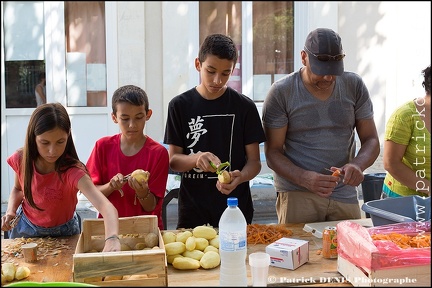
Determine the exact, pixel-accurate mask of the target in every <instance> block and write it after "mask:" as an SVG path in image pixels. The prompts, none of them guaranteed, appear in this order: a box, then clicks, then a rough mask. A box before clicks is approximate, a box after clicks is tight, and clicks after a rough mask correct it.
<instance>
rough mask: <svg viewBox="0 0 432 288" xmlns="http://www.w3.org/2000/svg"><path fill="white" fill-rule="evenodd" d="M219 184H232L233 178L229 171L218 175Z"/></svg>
mask: <svg viewBox="0 0 432 288" xmlns="http://www.w3.org/2000/svg"><path fill="white" fill-rule="evenodd" d="M218 179H219V182H221V183H226V184H228V183H231V176H230V174H229V172H228V171H226V170H224V171H222V172H221V173H220V174H219V175H218Z"/></svg>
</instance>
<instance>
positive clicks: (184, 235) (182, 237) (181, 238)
mask: <svg viewBox="0 0 432 288" xmlns="http://www.w3.org/2000/svg"><path fill="white" fill-rule="evenodd" d="M190 236H192V232H191V231H189V230H186V231H183V232H179V233H177V235H176V242H183V243H186V240H187V238H189V237H190Z"/></svg>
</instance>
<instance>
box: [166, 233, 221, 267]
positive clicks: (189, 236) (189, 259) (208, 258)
mask: <svg viewBox="0 0 432 288" xmlns="http://www.w3.org/2000/svg"><path fill="white" fill-rule="evenodd" d="M162 238H163V241H164V244H165V252H166V255H167V262H168V263H169V264H171V265H172V266H173V267H174V268H176V269H180V270H193V269H199V268H203V269H212V268H215V267H217V266H219V264H220V255H219V235H218V234H217V231H216V230H215V229H214V228H213V227H211V226H205V225H203V226H197V227H195V228H194V229H192V231H189V230H185V231H180V232H178V233H174V232H171V231H166V232H164V233H163V234H162Z"/></svg>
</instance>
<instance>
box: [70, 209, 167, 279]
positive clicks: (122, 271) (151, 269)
mask: <svg viewBox="0 0 432 288" xmlns="http://www.w3.org/2000/svg"><path fill="white" fill-rule="evenodd" d="M119 221H120V227H119V237H120V242H121V243H122V244H127V245H128V246H129V247H131V250H129V251H119V252H97V251H101V250H102V249H103V247H104V243H105V241H104V240H105V226H104V222H103V219H84V221H83V229H82V233H81V235H80V237H79V239H78V243H77V246H76V249H75V254H74V255H73V281H74V282H81V283H88V284H92V285H96V286H111V287H119V286H130V287H137V286H148V287H155V286H168V277H167V260H166V253H165V246H164V243H163V239H162V235H161V233H160V230H159V227H158V220H157V216H155V215H146V216H136V217H124V218H119ZM149 232H153V233H155V234H156V235H157V236H158V238H159V241H158V242H159V243H158V247H156V248H153V249H148V250H132V249H134V248H135V245H137V244H138V243H143V242H145V240H144V238H145V235H147V234H148V233H149ZM131 275H132V276H131ZM107 276H110V278H111V279H109V278H107ZM103 277H105V278H103ZM118 278H120V279H118ZM108 279H109V280H108Z"/></svg>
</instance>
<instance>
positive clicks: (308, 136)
mask: <svg viewBox="0 0 432 288" xmlns="http://www.w3.org/2000/svg"><path fill="white" fill-rule="evenodd" d="M371 118H373V107H372V101H371V99H370V97H369V92H368V90H367V88H366V86H365V84H364V82H363V80H362V79H361V78H360V76H359V75H357V74H355V73H352V72H344V73H343V74H342V75H341V76H338V77H337V78H336V83H335V87H334V90H333V93H332V95H331V96H330V97H329V98H328V99H327V100H324V101H322V100H319V99H317V98H315V97H314V96H313V95H312V94H311V93H309V91H308V90H307V89H306V87H305V85H304V83H303V81H302V79H301V76H300V70H299V71H297V72H293V73H291V74H289V75H287V76H286V77H284V78H282V79H280V80H279V81H276V82H275V83H273V85H272V86H271V88H270V90H269V92H268V94H267V97H266V99H265V101H264V106H263V116H262V120H263V125H264V127H268V128H281V127H284V126H286V125H288V131H287V135H286V138H285V147H284V151H285V155H286V157H288V158H289V159H290V160H291V161H292V162H293V163H294V164H295V165H297V166H299V167H301V168H303V169H306V170H311V171H316V172H318V173H326V171H325V170H324V168H330V167H331V166H336V167H341V166H343V165H345V164H346V163H348V162H350V161H351V160H352V159H353V157H354V156H355V153H356V147H355V121H356V120H360V119H371ZM327 173H329V172H327ZM274 174H275V175H274V183H275V187H276V191H278V192H286V191H290V190H305V188H304V187H300V186H297V185H295V184H294V183H291V182H290V181H288V180H287V179H285V178H282V177H280V176H278V175H277V174H276V173H274ZM330 198H331V199H334V200H338V201H341V202H345V203H357V191H356V189H355V187H352V186H348V185H343V184H342V183H339V185H338V186H337V187H336V188H335V190H334V191H333V193H332V195H331V197H330Z"/></svg>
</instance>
